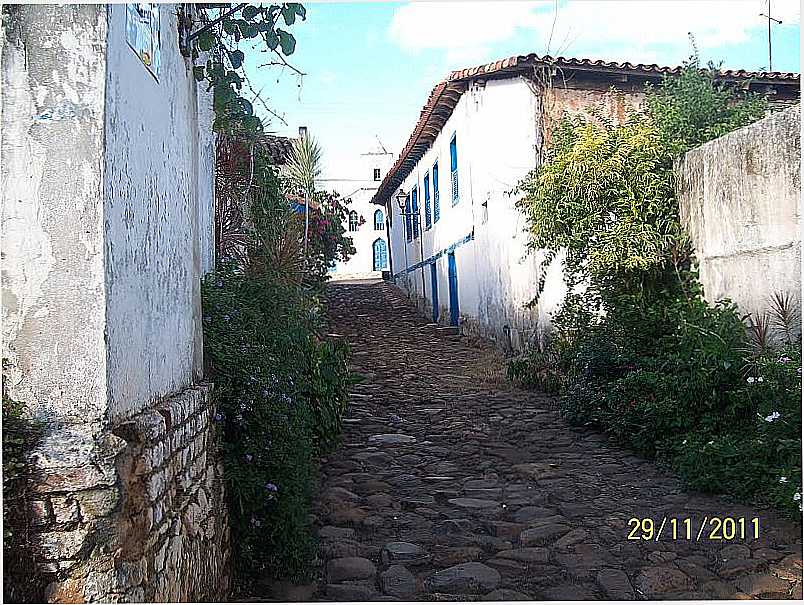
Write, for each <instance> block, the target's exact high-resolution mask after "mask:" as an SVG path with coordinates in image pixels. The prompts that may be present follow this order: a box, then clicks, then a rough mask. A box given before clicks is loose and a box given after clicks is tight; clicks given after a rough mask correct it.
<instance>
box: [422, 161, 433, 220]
mask: <svg viewBox="0 0 804 605" xmlns="http://www.w3.org/2000/svg"><path fill="white" fill-rule="evenodd" d="M432 226H433V220H432V216H431V215H430V175H429V174H426V175H424V228H425V230H426V229H429V228H430V227H432Z"/></svg>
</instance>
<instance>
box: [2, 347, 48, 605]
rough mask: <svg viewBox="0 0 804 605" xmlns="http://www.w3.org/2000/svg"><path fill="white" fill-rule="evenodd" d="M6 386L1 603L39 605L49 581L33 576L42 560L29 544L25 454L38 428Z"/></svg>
mask: <svg viewBox="0 0 804 605" xmlns="http://www.w3.org/2000/svg"><path fill="white" fill-rule="evenodd" d="M3 365H4V369H5V360H4V363H3ZM7 384H8V383H7V380H6V376H5V375H3V563H4V564H3V600H4V601H5V602H6V603H39V602H43V601H44V592H45V587H46V585H47V583H48V579H47V577H46V576H45V574H42V573H38V572H36V569H37V561H38V560H40V559H41V557H38V556H37V553H36V548H35V547H34V545H33V544H32V543H31V542H30V540H29V533H30V527H31V525H32V519H31V518H30V508H29V505H28V495H29V494H28V489H27V481H28V478H29V476H28V474H29V469H28V464H27V462H26V453H27V452H28V451H30V450H31V449H32V448H33V447H35V446H36V444H37V442H38V441H39V439H40V434H41V427H40V426H39V425H38V424H37V423H35V422H32V421H31V420H29V419H28V418H26V417H25V414H24V410H25V406H24V404H23V403H21V402H19V401H15V400H14V399H12V398H11V397H10V396H9V395H8V393H7V392H6V385H7Z"/></svg>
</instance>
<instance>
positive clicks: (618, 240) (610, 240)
mask: <svg viewBox="0 0 804 605" xmlns="http://www.w3.org/2000/svg"><path fill="white" fill-rule="evenodd" d="M765 109H766V103H765V101H764V100H762V99H759V98H756V97H748V96H746V95H744V94H743V93H741V92H740V91H736V90H734V89H733V88H727V87H725V86H724V85H722V84H720V83H718V82H717V80H716V78H715V74H714V71H713V70H712V69H711V66H710V69H709V70H702V69H700V68H699V66H698V64H697V60H695V59H694V58H693V60H691V61H690V62H689V63H687V64H686V65H685V66H684V68H683V69H682V70H681V73H680V74H679V75H678V76H673V77H668V78H666V79H665V80H664V81H663V82H662V83H661V84H660V85H659V86H658V87H657V88H650V89H648V91H647V96H646V102H645V108H644V110H643V111H642V112H639V113H633V114H632V115H630V116H628V117H627V119H626V120H625V121H624V122H623V123H622V124H615V123H613V122H611V121H610V120H606V119H604V118H603V117H601V116H599V115H598V116H595V117H594V118H593V119H591V120H584V119H580V118H574V119H570V118H567V119H565V120H564V121H563V122H562V124H561V126H560V127H559V128H558V130H557V132H556V134H555V137H554V140H553V143H552V146H551V148H550V150H549V152H548V154H547V158H546V161H545V162H544V164H543V165H541V166H540V167H539V168H538V169H537V170H535V171H534V172H533V173H531V174H530V175H529V176H528V177H527V178H526V179H525V180H524V181H523V183H521V185H520V191H521V193H522V194H523V196H522V198H521V200H520V202H519V207H520V209H521V210H522V211H523V212H524V213H525V214H526V216H527V218H528V221H529V229H530V236H531V239H530V245H531V247H532V248H533V249H541V250H546V251H547V252H548V254H547V258H546V260H545V262H544V266H543V268H545V269H546V265H547V264H548V263H549V262H552V260H553V259H555V258H556V257H557V255H558V253H559V252H564V253H565V255H566V260H565V262H564V263H563V270H564V274H565V279H566V281H567V283H568V284H569V285H570V291H569V293H568V295H567V296H566V299H565V301H564V303H563V305H562V307H561V309H560V310H559V311H558V312H557V313H556V314H555V316H554V318H553V320H554V327H555V335H554V337H553V338H552V340H551V341H550V343H548V346H547V347H546V348H545V349H544V350H543V351H540V352H538V353H530V354H528V355H526V356H525V357H523V358H522V359H520V360H517V361H516V362H515V363H513V364H512V365H511V367H510V374H511V375H512V376H514V377H518V378H520V380H522V381H523V382H525V383H526V384H528V383H530V384H532V385H533V386H538V387H539V388H542V389H544V390H548V391H550V390H556V389H558V390H560V392H561V406H562V410H563V413H564V414H565V416H566V417H567V418H568V419H569V420H570V421H571V422H573V423H577V424H584V425H590V426H594V427H597V428H599V429H601V430H603V431H605V432H606V433H608V434H609V436H610V437H611V438H612V439H613V440H615V441H617V442H618V443H621V444H624V445H628V446H629V447H631V448H633V449H634V450H636V451H637V452H639V453H640V454H642V455H645V456H649V457H658V459H659V460H660V461H662V462H663V463H665V464H667V465H669V466H670V467H672V468H674V469H675V470H676V471H677V472H678V473H679V474H680V475H681V476H682V477H683V478H684V479H685V480H686V481H687V482H688V483H689V485H691V486H692V487H694V488H696V489H700V490H703V491H714V492H719V493H730V494H734V495H736V496H739V497H742V498H757V499H760V500H765V501H770V502H772V503H774V504H776V505H777V506H778V507H780V508H782V509H783V510H786V511H788V512H790V513H794V514H798V513H799V512H800V507H799V505H800V498H801V494H800V492H801V438H800V434H801V408H800V403H801V378H800V372H801V370H800V368H801V354H800V350H799V348H800V337H799V336H798V334H799V333H800V321H799V322H798V323H797V324H796V321H797V320H798V318H799V317H800V315H799V309H798V306H797V305H796V303H795V301H794V299H793V298H792V297H789V296H782V295H777V296H776V297H775V298H774V301H772V305H771V310H770V312H768V313H766V314H763V315H760V316H758V317H754V318H752V319H751V322H750V323H749V325H750V326H751V330H750V331H749V332H750V337H749V333H747V331H746V326H745V324H744V322H743V320H744V319H745V318H743V317H741V316H740V315H739V313H738V311H737V309H736V307H735V306H734V305H733V304H731V303H728V302H727V301H724V302H721V303H718V304H716V305H709V304H707V303H706V302H705V301H704V299H703V293H702V289H701V285H700V282H699V281H698V279H697V274H696V273H695V271H694V269H693V266H694V258H693V257H692V254H691V251H690V246H689V242H688V240H687V238H686V237H685V234H684V233H683V231H682V229H681V225H680V220H679V215H678V206H677V201H676V199H675V194H674V182H673V173H672V168H673V161H674V160H675V159H676V158H677V157H678V156H679V154H681V153H683V152H685V151H686V150H688V149H689V148H691V147H693V146H696V145H699V144H701V143H703V142H706V141H707V140H710V139H712V138H715V137H717V136H720V135H722V134H725V133H727V132H729V131H731V130H734V129H735V128H738V127H740V126H743V125H745V124H748V123H750V122H751V121H753V120H755V119H757V118H759V117H761V116H762V115H763V113H764V111H765ZM543 286H544V282H543V280H542V282H541V283H540V284H539V285H538V291H539V292H541V289H542V288H543ZM537 294H538V293H537ZM537 300H538V298H537V299H536V301H537ZM536 301H535V302H536ZM794 324H795V325H794ZM780 344H782V345H784V346H785V347H786V348H785V349H784V350H783V351H782V352H780V351H779V349H778V347H779V346H780ZM777 414H778V415H777Z"/></svg>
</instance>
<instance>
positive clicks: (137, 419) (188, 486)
mask: <svg viewBox="0 0 804 605" xmlns="http://www.w3.org/2000/svg"><path fill="white" fill-rule="evenodd" d="M210 393H211V385H207V384H201V385H197V386H194V387H191V388H188V389H185V390H184V391H182V392H181V393H179V394H178V395H176V396H173V397H170V398H168V399H165V400H163V401H162V402H160V403H159V404H158V405H157V406H156V407H155V408H154V409H150V410H148V411H145V412H142V413H140V414H138V415H136V416H134V417H133V418H131V419H130V420H128V421H126V422H125V423H123V424H121V425H119V426H117V427H116V428H115V429H114V435H109V436H108V442H109V444H110V446H111V448H110V455H111V453H112V451H113V452H115V453H116V455H115V456H114V462H115V466H116V469H117V476H118V477H119V479H118V480H114V478H113V477H108V476H96V475H92V474H91V473H86V472H85V473H84V475H83V477H82V479H83V480H82V481H79V482H76V481H74V479H76V478H77V475H76V474H73V475H72V476H70V474H69V473H65V472H64V471H65V469H59V472H58V473H54V474H53V475H43V476H41V477H39V478H38V480H37V481H36V483H35V485H34V491H35V492H36V493H37V494H38V499H37V500H34V501H33V502H32V507H33V511H32V512H33V513H34V515H35V518H36V519H37V528H36V529H37V531H38V532H40V533H39V540H38V541H39V543H40V545H41V551H42V556H43V570H45V571H47V572H49V573H51V574H54V581H53V582H52V583H51V584H50V586H49V588H48V594H47V595H46V598H47V600H48V601H50V602H83V601H105V602H121V601H127V602H144V601H157V602H164V601H171V602H177V601H217V600H223V599H225V597H226V594H227V592H228V578H229V561H228V551H229V549H228V544H229V527H228V518H227V516H226V514H225V511H226V508H225V504H224V493H223V480H222V473H223V469H222V467H221V465H220V463H219V462H218V461H217V456H216V438H215V424H214V420H213V415H214V410H213V405H212V403H211V401H210ZM75 471H76V473H80V472H81V469H79V468H76V469H75ZM64 477H68V478H70V479H73V480H72V481H69V482H65V481H64Z"/></svg>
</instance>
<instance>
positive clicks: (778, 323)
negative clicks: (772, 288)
mask: <svg viewBox="0 0 804 605" xmlns="http://www.w3.org/2000/svg"><path fill="white" fill-rule="evenodd" d="M768 314H769V318H770V324H771V326H773V327H774V328H775V329H777V330H778V331H779V333H780V335H781V336H782V338H783V339H784V341H785V343H786V344H793V341H794V340H795V339H796V338H797V337H798V335H799V334H801V304H800V303H799V301H798V300H796V298H794V297H793V296H792V295H791V294H790V293H789V292H778V291H777V292H774V293H773V294H772V295H771V297H770V310H769V311H768Z"/></svg>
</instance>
